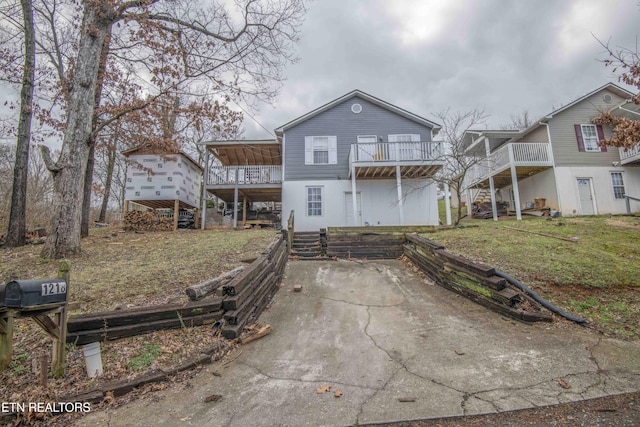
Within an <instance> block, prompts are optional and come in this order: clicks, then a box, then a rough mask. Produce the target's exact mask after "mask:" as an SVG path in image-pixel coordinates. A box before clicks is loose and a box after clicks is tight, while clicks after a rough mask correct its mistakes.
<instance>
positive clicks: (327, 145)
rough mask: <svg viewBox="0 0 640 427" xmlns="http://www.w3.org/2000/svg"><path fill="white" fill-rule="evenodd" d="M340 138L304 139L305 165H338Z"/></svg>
mask: <svg viewBox="0 0 640 427" xmlns="http://www.w3.org/2000/svg"><path fill="white" fill-rule="evenodd" d="M337 145H338V138H337V137H335V136H307V137H305V138H304V153H305V155H304V164H305V165H335V164H336V163H338V155H337V153H338V150H337Z"/></svg>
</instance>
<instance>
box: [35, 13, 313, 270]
mask: <svg viewBox="0 0 640 427" xmlns="http://www.w3.org/2000/svg"><path fill="white" fill-rule="evenodd" d="M242 3H243V4H242V6H243V7H242V9H241V10H239V16H240V19H239V20H234V19H233V17H234V15H233V13H232V12H230V11H228V10H226V9H224V8H223V7H222V6H221V5H220V4H217V3H212V4H211V5H210V6H209V7H205V8H199V7H198V6H197V5H196V4H194V3H192V2H187V1H168V0H166V1H163V0H143V1H139V2H121V1H115V0H111V1H105V0H86V1H85V2H83V12H82V16H83V20H82V25H81V28H80V39H79V43H78V51H77V56H76V59H75V61H74V69H73V74H72V78H71V80H70V83H69V87H70V91H69V97H68V98H69V100H68V108H67V110H66V116H67V117H66V119H67V120H66V128H65V133H64V139H63V142H62V149H61V154H60V157H59V158H58V159H57V161H54V160H53V159H52V158H51V156H50V155H49V153H48V152H47V150H44V152H43V154H44V157H45V161H46V163H47V167H48V168H49V170H50V171H51V172H52V174H53V180H54V196H53V197H54V198H53V212H52V220H51V234H50V239H49V240H48V242H47V245H46V248H45V251H44V253H45V255H46V256H48V257H51V258H58V257H61V256H64V255H65V254H67V253H74V252H77V251H79V250H80V222H81V214H82V206H81V205H82V200H83V188H84V180H85V179H84V177H85V174H86V168H87V161H88V159H89V154H90V151H91V145H92V137H93V136H94V134H95V133H96V132H98V131H100V130H101V129H100V127H98V128H96V129H94V130H92V123H93V120H94V110H95V95H96V88H97V87H98V79H99V76H98V74H99V73H98V70H99V65H100V57H101V54H102V50H103V44H104V41H105V39H106V37H107V36H108V35H109V34H110V33H111V31H112V29H114V24H115V23H118V24H119V27H118V28H117V32H115V33H114V34H113V37H112V44H113V43H114V41H113V40H114V39H116V40H117V42H118V43H117V46H118V49H115V48H114V47H110V50H111V51H112V52H113V55H115V56H116V57H118V59H120V60H122V61H129V62H131V63H135V64H137V65H138V66H140V67H144V68H145V69H146V72H147V73H148V75H149V76H150V78H149V83H150V84H151V85H152V86H150V89H152V90H153V91H155V92H156V93H162V92H163V91H168V90H169V89H172V88H176V87H177V86H178V85H180V84H181V83H184V82H187V81H188V82H190V83H191V87H192V92H193V93H196V87H198V86H199V87H200V88H205V90H204V91H203V90H200V93H202V92H210V91H211V92H210V93H218V94H220V93H226V95H225V96H226V97H229V96H243V95H245V94H250V95H254V96H256V97H260V98H263V99H272V98H273V96H275V94H276V93H277V90H278V87H279V86H278V85H277V84H276V85H274V83H279V82H280V81H281V78H282V77H281V73H282V70H283V67H284V65H286V63H287V62H288V61H290V60H292V59H293V57H292V56H291V52H292V47H293V44H294V43H295V42H296V41H297V34H298V27H299V24H300V23H301V19H302V16H303V13H304V4H303V2H302V0H283V1H280V2H274V1H267V0H264V1H263V0H248V1H244V2H242ZM124 114H126V112H124V111H123V112H120V113H117V114H115V115H113V116H112V118H111V119H108V120H105V121H104V122H103V126H106V125H107V124H108V123H109V122H110V120H117V118H118V117H121V116H122V115H124Z"/></svg>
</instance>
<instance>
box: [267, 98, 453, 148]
mask: <svg viewBox="0 0 640 427" xmlns="http://www.w3.org/2000/svg"><path fill="white" fill-rule="evenodd" d="M355 96H357V97H360V98H362V99H364V100H366V101H369V102H371V103H372V104H375V105H377V106H379V107H382V108H384V109H387V110H389V111H392V112H394V113H396V114H398V115H400V116H402V117H405V118H407V119H409V120H412V121H414V122H417V123H420V124H422V125H424V126H427V127H430V128H431V129H434V130H439V129H440V128H441V126H440V125H439V124H438V123H436V122H432V121H431V120H428V119H425V118H424V117H420V116H418V115H416V114H413V113H412V112H410V111H407V110H404V109H402V108H400V107H397V106H395V105H393V104H390V103H388V102H386V101H383V100H382V99H380V98H376V97H375V96H372V95H369V94H368V93H365V92H362V91H361V90H358V89H356V90H353V91H351V92H349V93H347V94H345V95H342V96H341V97H339V98H336V99H334V100H333V101H330V102H328V103H326V104H324V105H323V106H321V107H318V108H316V109H315V110H312V111H310V112H308V113H307V114H304V115H302V116H300V117H298V118H296V119H293V120H291V121H290V122H288V123H285V124H284V125H282V126H280V127H278V128H276V130H275V131H276V135H278V136H281V135H282V133H283V132H284V131H285V130H287V129H290V128H292V127H294V126H297V125H298V124H300V123H302V122H304V121H306V120H309V119H311V118H312V117H315V116H317V115H318V114H320V113H323V112H325V111H327V110H329V109H331V108H333V107H335V106H336V105H338V104H340V103H342V102H344V101H347V100H349V99H351V98H353V97H355Z"/></svg>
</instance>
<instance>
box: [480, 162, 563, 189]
mask: <svg viewBox="0 0 640 427" xmlns="http://www.w3.org/2000/svg"><path fill="white" fill-rule="evenodd" d="M551 167H552V166H548V165H545V166H516V168H515V169H516V177H517V179H518V181H520V180H523V179H526V178H529V177H530V176H533V175H536V174H539V173H540V172H542V171H545V170H547V169H551ZM493 183H494V186H495V187H496V188H503V187H507V186H509V185H511V184H513V178H512V176H511V169H510V168H506V169H504V170H502V171H500V172H498V173H496V174H495V175H493ZM470 187H471V188H489V177H486V178H484V179H482V180H480V181H478V182H476V183H475V184H473V185H472V186H470Z"/></svg>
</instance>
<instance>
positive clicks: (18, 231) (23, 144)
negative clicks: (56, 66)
mask: <svg viewBox="0 0 640 427" xmlns="http://www.w3.org/2000/svg"><path fill="white" fill-rule="evenodd" d="M21 4H22V16H23V19H24V72H23V74H22V89H21V92H20V118H19V122H18V140H17V143H16V159H15V166H14V168H13V188H12V190H11V212H10V214H9V230H8V232H7V238H6V244H7V246H22V245H24V243H25V231H26V227H27V224H26V213H27V178H28V176H29V142H30V139H31V117H32V114H33V105H32V103H33V79H34V73H35V67H36V40H35V30H34V26H33V5H32V4H31V0H21Z"/></svg>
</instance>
